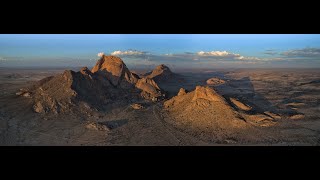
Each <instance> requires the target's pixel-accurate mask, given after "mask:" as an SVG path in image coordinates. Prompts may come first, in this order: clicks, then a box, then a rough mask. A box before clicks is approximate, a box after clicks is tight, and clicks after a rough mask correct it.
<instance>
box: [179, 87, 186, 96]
mask: <svg viewBox="0 0 320 180" xmlns="http://www.w3.org/2000/svg"><path fill="white" fill-rule="evenodd" d="M185 94H187V92H186V90H185V89H183V88H180V90H179V92H178V96H182V95H185Z"/></svg>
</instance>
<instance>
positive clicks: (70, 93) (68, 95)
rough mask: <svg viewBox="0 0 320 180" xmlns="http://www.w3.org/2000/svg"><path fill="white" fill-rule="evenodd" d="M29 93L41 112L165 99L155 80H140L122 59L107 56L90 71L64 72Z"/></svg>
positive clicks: (48, 78) (36, 85) (84, 68)
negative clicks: (83, 105) (82, 105)
mask: <svg viewBox="0 0 320 180" xmlns="http://www.w3.org/2000/svg"><path fill="white" fill-rule="evenodd" d="M23 93H26V92H23ZM27 93H28V95H30V97H31V98H33V100H34V107H33V109H34V111H35V112H38V113H42V112H56V113H59V112H67V111H69V110H70V109H72V107H76V108H77V107H79V106H80V105H81V104H85V106H86V107H93V108H94V109H103V108H104V107H105V106H106V105H108V104H110V103H111V104H112V102H117V103H119V102H120V103H123V104H125V103H131V102H134V101H136V100H139V99H140V100H142V99H150V100H153V101H157V100H159V99H160V98H162V97H164V93H163V91H162V90H161V88H159V86H158V85H157V83H156V82H155V81H154V80H153V79H152V78H142V79H141V78H140V77H139V76H138V75H136V74H134V73H131V72H130V70H129V69H128V68H127V66H126V65H125V63H124V62H123V61H122V60H121V59H120V58H119V57H116V56H105V55H103V56H102V57H101V58H100V59H99V60H98V62H97V63H96V65H95V66H94V67H93V69H92V70H91V71H90V70H89V69H88V68H87V67H83V68H81V69H80V71H79V72H75V71H72V70H65V71H64V72H63V73H62V74H59V75H56V76H52V77H47V78H44V79H42V80H40V81H39V82H38V83H36V84H35V85H34V86H33V87H32V88H30V90H29V92H27Z"/></svg>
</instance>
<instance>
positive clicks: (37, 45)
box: [0, 34, 320, 68]
mask: <svg viewBox="0 0 320 180" xmlns="http://www.w3.org/2000/svg"><path fill="white" fill-rule="evenodd" d="M99 53H100V54H101V53H104V54H105V55H115V56H119V57H121V58H122V59H123V60H124V62H125V63H126V64H127V66H128V67H131V68H144V67H151V66H156V65H159V64H166V65H168V66H169V67H174V68H228V67H231V68H237V67H239V68H242V67H244V68H251V67H252V68H319V67H320V34H0V67H18V66H29V67H32V66H42V67H46V66H48V67H51V66H54V67H78V66H88V67H92V66H94V64H95V63H96V61H97V59H98V58H99V57H98V54H99Z"/></svg>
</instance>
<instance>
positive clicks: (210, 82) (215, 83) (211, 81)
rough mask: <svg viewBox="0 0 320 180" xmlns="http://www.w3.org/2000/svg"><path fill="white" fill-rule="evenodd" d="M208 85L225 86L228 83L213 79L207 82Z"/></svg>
mask: <svg viewBox="0 0 320 180" xmlns="http://www.w3.org/2000/svg"><path fill="white" fill-rule="evenodd" d="M206 83H207V84H208V85H219V84H224V83H226V82H225V81H224V80H223V79H220V78H216V77H213V78H210V79H208V80H207V81H206Z"/></svg>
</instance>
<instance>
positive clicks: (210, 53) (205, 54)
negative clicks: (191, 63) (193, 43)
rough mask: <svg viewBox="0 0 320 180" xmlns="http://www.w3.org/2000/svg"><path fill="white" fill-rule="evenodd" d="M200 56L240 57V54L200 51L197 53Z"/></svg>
mask: <svg viewBox="0 0 320 180" xmlns="http://www.w3.org/2000/svg"><path fill="white" fill-rule="evenodd" d="M197 55H199V56H212V57H239V56H240V54H234V53H230V52H227V51H211V52H204V51H200V52H198V53H197Z"/></svg>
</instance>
